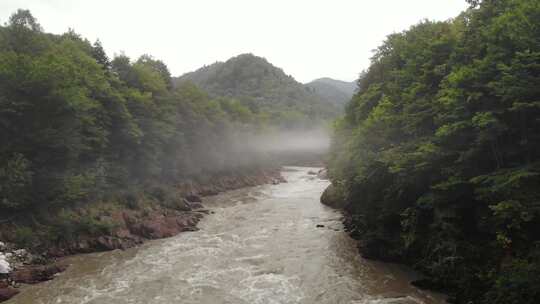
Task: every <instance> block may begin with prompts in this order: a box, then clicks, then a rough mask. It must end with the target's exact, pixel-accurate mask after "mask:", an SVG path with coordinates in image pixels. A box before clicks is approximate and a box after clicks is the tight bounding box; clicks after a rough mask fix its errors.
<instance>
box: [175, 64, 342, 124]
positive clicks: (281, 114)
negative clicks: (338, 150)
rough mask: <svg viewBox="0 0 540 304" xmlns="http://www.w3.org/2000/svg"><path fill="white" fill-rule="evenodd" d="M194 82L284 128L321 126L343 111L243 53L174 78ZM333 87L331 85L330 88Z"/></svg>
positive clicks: (275, 69) (271, 67)
mask: <svg viewBox="0 0 540 304" xmlns="http://www.w3.org/2000/svg"><path fill="white" fill-rule="evenodd" d="M185 81H190V82H193V83H195V84H196V85H197V86H199V87H200V88H202V89H203V90H205V91H207V92H208V93H209V94H210V95H211V96H214V97H226V98H234V99H235V100H237V101H238V102H239V103H240V104H242V105H243V106H245V107H247V108H248V109H249V110H250V111H251V112H253V113H255V114H257V115H256V119H257V120H258V121H260V122H267V123H270V124H272V125H279V126H282V127H285V128H288V129H290V128H298V127H302V128H313V127H320V125H321V124H322V123H324V122H330V121H332V120H333V119H335V118H336V116H337V115H338V114H341V113H342V109H341V107H340V106H338V105H336V103H335V101H331V100H328V99H327V98H325V97H323V96H322V93H324V92H327V91H324V90H321V92H313V90H310V89H309V88H307V87H305V86H304V85H303V84H301V83H299V82H297V81H296V80H295V79H294V78H293V77H292V76H290V75H287V74H285V72H284V71H283V70H282V69H280V68H277V67H275V66H273V65H272V64H271V63H269V62H268V61H267V60H266V59H264V58H262V57H258V56H255V55H253V54H242V55H239V56H236V57H233V58H231V59H229V60H227V61H226V62H216V63H214V64H211V65H209V66H205V67H203V68H200V69H198V70H197V71H194V72H191V73H187V74H185V75H183V76H181V77H179V78H175V79H174V82H175V83H177V84H181V83H183V82H185ZM332 88H334V87H333V86H331V89H332Z"/></svg>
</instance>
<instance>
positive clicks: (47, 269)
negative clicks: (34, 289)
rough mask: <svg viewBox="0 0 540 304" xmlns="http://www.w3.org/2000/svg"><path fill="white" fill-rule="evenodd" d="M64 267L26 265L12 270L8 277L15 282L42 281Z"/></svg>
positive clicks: (33, 282) (55, 265)
mask: <svg viewBox="0 0 540 304" xmlns="http://www.w3.org/2000/svg"><path fill="white" fill-rule="evenodd" d="M65 269H66V267H65V266H64V265H57V264H52V265H37V266H27V267H23V268H21V269H16V270H14V271H13V272H12V273H11V274H10V275H9V277H10V279H11V280H13V281H14V282H16V283H25V284H35V283H39V282H43V281H48V280H50V279H52V278H53V277H54V275H55V274H57V273H59V272H62V271H64V270H65Z"/></svg>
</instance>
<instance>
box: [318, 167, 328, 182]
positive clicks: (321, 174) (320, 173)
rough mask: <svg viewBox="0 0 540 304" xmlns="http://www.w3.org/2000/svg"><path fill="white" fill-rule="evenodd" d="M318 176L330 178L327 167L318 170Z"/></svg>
mask: <svg viewBox="0 0 540 304" xmlns="http://www.w3.org/2000/svg"><path fill="white" fill-rule="evenodd" d="M317 177H319V178H320V179H325V180H326V179H328V170H327V169H321V170H319V172H317Z"/></svg>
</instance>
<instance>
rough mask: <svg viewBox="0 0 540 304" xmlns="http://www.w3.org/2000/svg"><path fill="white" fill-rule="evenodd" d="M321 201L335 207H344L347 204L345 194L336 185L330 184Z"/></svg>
mask: <svg viewBox="0 0 540 304" xmlns="http://www.w3.org/2000/svg"><path fill="white" fill-rule="evenodd" d="M321 203H322V204H324V205H326V206H328V207H332V208H335V209H343V208H344V207H345V205H346V203H345V198H344V197H343V194H342V193H341V191H339V189H338V188H337V187H335V186H334V185H330V186H328V187H327V188H326V190H324V192H323V194H322V196H321Z"/></svg>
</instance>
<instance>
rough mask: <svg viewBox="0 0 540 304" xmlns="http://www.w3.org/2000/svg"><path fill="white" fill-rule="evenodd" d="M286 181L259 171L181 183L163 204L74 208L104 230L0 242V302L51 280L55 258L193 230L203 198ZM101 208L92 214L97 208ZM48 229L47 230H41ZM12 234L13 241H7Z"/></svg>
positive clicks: (8, 226)
mask: <svg viewBox="0 0 540 304" xmlns="http://www.w3.org/2000/svg"><path fill="white" fill-rule="evenodd" d="M281 182H286V181H285V180H284V178H283V177H282V176H281V174H280V170H279V169H272V170H257V171H252V172H249V173H243V174H239V173H238V174H231V175H224V176H219V177H213V178H210V179H208V180H207V181H206V182H195V181H190V182H185V183H182V184H179V185H177V186H176V187H174V190H175V193H173V194H171V193H161V194H159V195H157V196H160V195H161V196H163V197H162V202H161V203H148V202H146V203H142V204H140V205H138V206H132V208H129V207H127V206H124V207H118V206H116V207H110V206H109V207H110V208H107V207H108V206H107V203H101V204H98V203H96V205H99V206H97V207H96V206H95V205H90V206H86V207H83V208H80V209H76V210H72V212H73V214H74V215H75V216H77V217H80V219H81V221H85V222H88V221H94V223H93V225H94V226H96V227H104V226H108V227H110V229H101V230H98V231H93V233H90V232H87V233H81V234H78V235H76V236H74V237H70V238H66V239H62V240H59V241H57V242H55V243H54V244H48V246H46V247H44V244H35V246H29V247H27V248H20V246H17V245H15V244H13V243H4V242H0V264H1V265H0V266H2V269H3V270H5V271H2V273H0V302H1V301H5V300H7V299H9V298H11V297H13V296H14V295H16V294H17V293H18V289H17V287H18V286H19V284H21V283H23V284H34V283H38V282H42V281H46V280H50V279H52V278H53V277H54V275H55V274H56V273H58V272H61V271H63V270H64V269H65V268H66V265H63V264H62V262H61V260H59V259H58V258H60V257H63V256H66V255H71V254H77V253H90V252H98V251H108V250H114V249H127V248H130V247H133V246H136V245H138V244H141V243H143V242H144V241H146V240H151V239H159V238H166V237H171V236H174V235H176V234H178V233H180V232H184V231H196V230H198V228H197V223H198V222H199V220H200V219H201V218H202V217H203V216H204V214H208V213H210V212H211V211H210V210H207V209H205V208H204V206H203V197H204V196H208V195H215V194H218V193H220V192H223V191H227V190H233V189H238V188H242V187H249V186H256V185H260V184H266V183H273V184H276V183H281ZM96 209H98V210H100V211H99V212H96V211H95V210H96ZM16 227H18V229H20V226H18V224H14V223H4V224H2V225H0V231H1V232H0V239H3V240H5V239H8V240H11V239H12V238H13V235H14V234H15V233H14V231H15V229H16ZM45 229H48V228H45ZM10 236H11V237H10Z"/></svg>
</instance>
